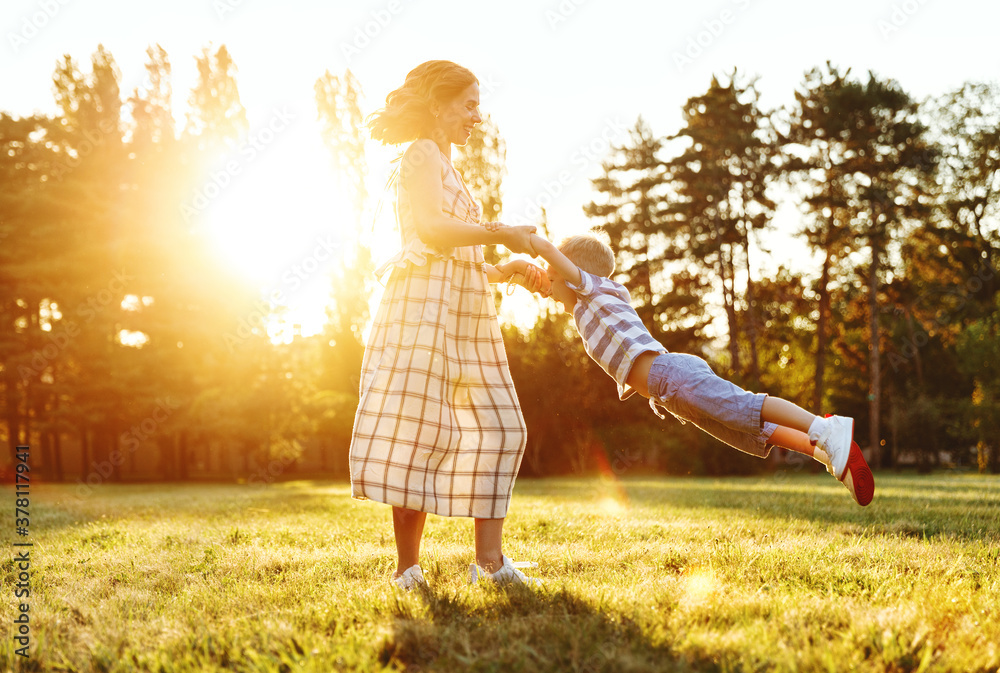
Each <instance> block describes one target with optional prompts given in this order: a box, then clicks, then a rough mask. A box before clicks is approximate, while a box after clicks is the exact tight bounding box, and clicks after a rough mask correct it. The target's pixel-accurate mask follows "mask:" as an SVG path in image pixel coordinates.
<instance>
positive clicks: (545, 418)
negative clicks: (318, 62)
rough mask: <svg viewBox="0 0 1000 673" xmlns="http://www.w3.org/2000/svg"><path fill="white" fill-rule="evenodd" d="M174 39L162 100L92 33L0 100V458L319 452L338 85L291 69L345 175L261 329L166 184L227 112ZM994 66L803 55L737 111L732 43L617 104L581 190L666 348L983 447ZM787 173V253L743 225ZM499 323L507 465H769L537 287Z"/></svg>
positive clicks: (355, 110) (228, 70) (465, 153)
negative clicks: (187, 83)
mask: <svg viewBox="0 0 1000 673" xmlns="http://www.w3.org/2000/svg"><path fill="white" fill-rule="evenodd" d="M196 62H197V67H198V80H197V83H196V85H195V87H194V89H193V90H192V91H191V92H190V93H189V96H188V103H189V105H188V113H187V118H186V120H185V121H184V123H180V122H178V121H177V120H176V119H175V115H174V112H173V108H172V103H171V101H172V99H173V92H172V89H171V63H170V60H169V58H168V56H167V54H166V52H165V51H164V50H163V49H162V48H160V47H158V46H156V47H152V48H150V49H149V50H148V52H147V63H146V71H147V78H146V83H145V85H144V86H143V87H142V88H141V89H136V90H135V91H132V92H123V91H121V90H120V84H121V75H120V72H119V71H118V68H117V66H116V64H115V61H114V59H113V57H112V55H111V54H110V53H109V52H108V51H107V50H105V49H104V48H103V47H99V48H98V49H97V51H96V52H95V53H94V55H93V57H92V59H91V63H90V66H91V67H90V71H89V72H83V71H82V70H81V69H80V68H79V66H78V65H77V64H76V63H75V62H74V61H73V60H72V59H71V58H69V57H68V56H67V57H66V58H64V59H63V60H61V61H60V62H59V64H58V65H57V67H56V70H55V73H54V76H53V83H54V92H55V101H56V104H57V109H58V112H57V113H56V114H54V115H33V116H29V117H20V118H18V117H14V116H12V115H9V114H0V147H2V152H0V174H2V185H3V187H2V190H0V409H2V411H0V414H2V419H0V434H2V436H3V438H4V440H5V441H6V443H7V445H8V448H9V451H10V460H11V461H13V452H14V449H15V447H16V446H17V445H18V444H24V443H31V444H32V445H34V446H38V447H39V451H38V452H37V453H33V455H36V456H38V458H37V459H36V460H37V465H36V468H37V470H38V472H39V474H41V475H44V476H45V478H48V479H52V480H77V481H80V482H83V483H86V484H94V483H99V482H103V481H106V480H118V479H134V478H159V479H191V478H202V477H205V478H236V479H245V480H248V481H250V482H251V483H268V482H270V481H273V480H274V479H278V478H284V477H288V476H298V477H301V476H303V475H308V474H332V475H340V476H346V473H347V472H346V470H347V446H348V443H349V439H350V432H351V425H352V421H353V415H354V410H355V408H356V405H357V395H358V392H357V391H358V376H359V373H360V362H361V355H362V353H363V341H362V334H363V332H364V328H365V325H366V323H367V321H368V320H369V300H370V297H371V293H372V292H373V288H374V287H375V283H374V278H373V274H372V270H373V268H374V264H373V261H372V259H371V255H370V253H369V251H368V250H367V248H366V247H365V245H364V243H363V241H362V237H361V236H360V232H361V231H362V230H363V228H364V226H365V223H364V218H365V215H364V214H365V213H367V212H369V211H370V206H371V203H370V202H371V201H372V200H373V197H372V196H371V195H369V194H368V191H367V188H366V185H367V184H368V173H369V166H368V159H367V157H366V145H367V143H368V142H369V141H368V140H367V139H366V133H365V131H364V125H363V120H364V115H363V113H362V90H361V86H360V83H359V82H358V81H357V80H356V79H355V77H354V76H353V75H352V74H351V73H350V71H347V72H345V73H343V74H341V75H332V74H330V73H329V72H326V73H323V74H322V75H321V76H319V77H318V78H317V80H316V84H315V90H314V93H315V100H316V110H317V115H318V118H319V120H320V122H321V128H322V132H321V134H320V135H321V137H320V138H317V142H322V143H324V144H325V146H326V147H327V148H328V150H329V156H330V159H331V161H332V162H334V165H335V166H336V167H337V174H338V176H339V179H340V180H342V181H343V183H344V188H345V190H346V191H347V193H350V194H352V195H353V197H354V203H353V207H354V212H355V214H356V220H355V222H354V223H353V227H354V230H355V231H354V232H352V236H349V237H348V240H350V241H351V243H350V244H349V245H346V246H345V249H344V250H343V251H342V258H341V259H340V260H339V263H338V264H337V267H336V270H335V272H334V273H333V275H332V277H331V279H330V301H329V306H328V309H327V320H326V324H325V326H324V328H323V331H322V332H321V333H319V334H315V335H310V336H303V335H297V336H296V338H294V339H292V340H291V342H290V343H280V344H276V343H274V342H273V340H272V339H271V338H270V337H269V336H268V332H267V321H268V315H267V314H268V313H269V312H280V307H273V306H271V305H270V304H268V303H267V302H266V301H265V300H266V298H263V297H261V292H260V289H259V288H257V287H254V286H253V285H252V284H250V283H248V282H247V281H246V280H244V279H241V278H239V277H238V276H236V275H235V274H233V273H231V272H228V271H227V270H226V269H225V267H223V266H222V265H219V264H218V263H217V260H216V259H215V253H214V252H213V246H212V245H211V244H210V242H209V241H208V236H209V232H208V231H207V230H206V226H205V224H204V222H202V221H201V219H200V218H199V217H198V216H197V213H195V214H194V215H193V216H192V214H191V213H186V212H184V211H183V208H181V207H180V206H181V205H182V204H184V203H186V202H187V201H188V200H189V197H190V194H191V193H193V192H195V191H197V189H199V188H200V187H203V186H204V185H205V184H206V182H207V179H208V176H209V175H210V174H211V173H212V171H213V170H215V169H216V168H217V165H218V161H219V157H220V156H221V157H225V156H227V153H230V154H231V153H232V152H236V151H239V149H240V148H241V147H243V146H244V145H243V143H245V141H246V137H247V132H248V123H247V117H246V111H245V109H244V107H243V105H242V103H241V102H240V97H239V88H238V85H237V76H236V67H235V64H234V62H233V59H232V57H231V55H230V54H229V53H228V51H227V50H226V48H225V47H224V46H223V47H220V48H219V49H217V50H215V51H212V50H205V51H204V52H203V53H202V54H201V55H200V56H199V57H198V58H197V61H196ZM997 93H998V91H997V88H996V86H995V85H992V84H972V83H970V84H967V85H965V86H963V87H962V88H961V89H959V90H957V91H955V92H951V93H947V94H944V95H942V96H940V97H937V98H933V99H929V100H926V101H915V100H913V99H912V98H911V97H910V96H909V95H908V94H907V93H906V92H905V91H903V90H902V89H901V88H900V87H899V85H898V84H896V83H895V82H893V81H891V80H885V79H882V78H879V77H878V76H876V75H875V74H871V73H869V74H868V75H867V76H865V77H857V76H853V75H852V73H850V72H849V71H841V70H840V69H838V68H836V67H835V66H833V65H831V64H826V66H825V67H821V68H816V69H814V70H812V71H810V72H808V73H806V75H805V77H804V79H803V81H802V83H801V84H800V86H799V87H798V89H797V90H796V92H795V102H794V104H793V105H791V106H789V107H787V108H784V109H776V110H765V109H763V108H762V106H761V104H760V99H759V95H758V91H757V88H756V83H755V82H754V81H752V80H747V79H746V78H745V77H743V76H742V75H741V74H740V73H739V72H737V71H733V72H732V73H730V74H728V75H727V76H725V77H717V78H713V79H712V81H711V82H710V83H709V86H708V88H707V90H706V91H705V92H704V93H702V94H700V95H697V96H694V97H692V98H690V99H689V100H688V101H687V103H686V104H685V105H684V109H683V119H684V126H683V128H681V129H680V130H678V131H677V132H676V133H673V134H671V135H668V136H660V135H657V134H656V133H654V132H653V130H652V129H651V128H650V127H649V126H648V125H647V124H646V123H645V122H644V121H643V120H642V119H641V118H640V119H639V120H638V121H637V123H636V125H635V127H634V128H633V129H632V130H631V133H630V136H629V138H628V139H627V140H626V141H625V142H624V143H622V144H621V145H620V146H616V147H613V148H612V150H611V151H610V152H609V154H608V156H607V158H606V160H605V162H604V164H603V167H602V171H601V175H600V176H599V177H598V178H596V179H595V180H594V182H593V196H592V201H591V202H590V203H588V204H585V205H584V212H585V214H586V216H587V217H588V218H589V220H590V222H591V224H592V225H593V227H594V228H595V230H596V231H597V232H599V234H600V235H602V236H605V237H606V238H607V240H608V241H609V242H610V243H611V244H612V246H613V247H614V248H615V250H616V251H617V256H618V278H619V279H620V280H621V281H622V282H624V283H625V284H626V285H627V286H628V287H629V289H630V291H631V292H632V295H633V299H634V300H635V302H636V307H637V310H638V311H639V314H640V315H641V316H642V318H643V320H644V321H645V322H646V324H647V326H648V327H649V328H650V331H651V332H652V333H653V334H654V335H655V336H656V337H657V338H658V339H660V340H661V342H662V343H663V344H664V345H665V346H666V347H667V348H669V349H671V350H677V351H686V352H693V353H698V354H701V355H704V356H705V357H707V358H708V359H709V360H710V361H711V362H712V364H713V366H714V367H715V368H716V369H717V370H718V371H720V373H723V374H724V375H726V376H729V377H731V378H733V379H734V380H736V381H738V382H739V383H742V384H744V385H746V386H747V387H749V388H752V389H755V390H761V391H763V392H769V393H773V394H778V395H781V396H783V397H786V398H788V399H792V400H795V401H796V402H799V403H800V404H803V405H804V406H807V407H810V408H814V409H816V410H818V411H827V412H830V413H833V412H836V413H839V414H850V415H853V416H855V417H856V418H857V419H858V425H857V428H858V429H859V432H858V439H859V440H862V443H865V442H864V441H863V440H865V439H867V443H868V444H869V446H870V448H871V450H872V451H873V453H874V456H873V459H874V462H875V463H876V464H878V465H881V466H883V467H889V466H893V465H896V464H901V463H905V462H907V461H913V460H915V461H916V462H917V463H918V465H919V466H920V467H922V468H930V467H932V466H934V465H936V464H937V462H938V461H939V460H940V459H941V457H942V456H943V455H945V456H948V457H949V459H950V460H952V461H954V462H958V463H961V464H968V463H970V462H972V463H976V464H978V467H979V469H982V470H991V471H994V472H995V471H1000V446H998V438H1000V433H998V432H997V430H998V426H1000V402H998V400H1000V371H998V368H1000V364H998V363H1000V357H998V356H1000V336H998V331H997V330H998V324H997V323H998V319H997V315H998V313H997V280H996V249H997V245H998V220H997V208H998V200H997V193H998V189H1000V110H998V101H1000V97H998V96H997ZM505 152H506V149H505V143H504V140H503V138H502V136H501V134H500V132H499V129H498V128H497V126H496V124H494V123H493V122H492V120H490V119H488V118H487V120H486V121H485V122H484V123H483V124H482V125H480V127H478V128H477V131H476V133H475V134H474V135H473V138H472V139H471V140H470V143H469V145H468V146H466V147H465V148H461V150H460V151H459V153H458V156H457V157H456V166H457V167H458V168H459V170H461V171H462V172H463V174H464V175H465V176H467V180H468V182H469V186H470V188H471V190H472V191H473V193H474V194H476V195H477V196H478V197H479V198H480V199H481V201H482V204H483V212H484V217H486V218H489V219H499V220H502V218H503V179H504V175H505V170H506V168H505ZM789 199H790V200H792V201H793V202H794V203H795V205H796V206H797V207H798V209H799V212H800V218H799V221H800V223H801V230H800V231H799V232H797V233H796V235H797V236H800V237H801V238H802V240H804V241H806V242H807V243H808V246H809V248H810V250H812V251H813V253H814V254H813V258H812V260H810V261H809V263H805V264H803V263H799V264H796V265H795V268H794V269H793V267H792V266H791V265H786V264H779V262H780V260H777V259H774V255H769V254H768V253H767V251H765V250H763V249H762V238H761V235H762V233H763V232H766V231H767V230H768V229H770V228H772V227H773V220H774V215H775V212H776V210H777V208H778V207H779V205H780V203H781V202H782V200H789ZM539 225H540V227H541V228H542V229H543V231H544V232H545V233H548V230H547V226H546V223H545V222H544V220H543V221H541V222H539ZM331 226H334V225H333V224H332V223H331ZM339 226H344V225H339ZM503 254H504V253H503V251H502V250H489V251H488V255H489V259H491V260H494V261H496V260H499V259H500V258H501V257H502V256H503ZM755 256H758V257H766V258H767V260H768V262H769V263H764V264H760V263H759V260H757V259H756V258H755ZM812 263H814V264H815V268H814V269H813V270H812V271H811V272H808V271H807V272H803V271H801V269H802V268H809V267H810V264H812ZM758 268H761V269H769V268H770V269H773V270H772V271H769V272H767V273H761V272H758V271H757V270H756V269H758ZM497 301H498V304H499V303H500V302H502V301H503V298H502V293H501V292H500V291H499V290H498V292H497ZM262 302H264V303H262ZM262 307H263V308H262ZM715 315H719V316H721V318H722V319H721V320H718V321H715V322H714V323H713V320H712V317H713V316H715ZM720 325H721V326H723V327H724V329H723V328H720ZM710 326H711V327H710ZM505 339H506V343H507V353H508V358H509V360H510V364H511V370H512V374H513V376H514V381H515V385H516V386H517V389H518V393H519V396H520V398H521V401H522V407H523V410H524V414H525V418H526V421H527V424H528V432H529V440H528V450H527V453H526V456H525V461H524V463H523V465H522V473H523V474H536V475H541V474H559V473H570V472H585V471H594V470H600V471H604V472H608V473H616V474H624V473H627V472H630V471H641V470H651V471H667V472H670V473H674V474H678V473H679V474H684V473H701V474H706V473H708V474H731V473H745V472H749V471H753V470H760V469H769V467H770V466H769V465H768V464H767V463H763V462H762V461H754V460H751V459H744V458H742V457H741V456H739V455H734V452H732V450H731V449H728V448H725V447H721V446H719V445H717V444H715V443H714V441H713V440H711V439H707V438H705V437H704V436H702V435H701V434H700V433H698V432H697V431H696V430H694V429H692V428H691V427H690V426H689V425H686V426H685V425H680V424H678V423H676V422H673V421H672V420H668V421H666V422H664V421H660V420H659V419H657V418H656V417H655V416H653V414H652V413H650V412H649V410H648V409H647V408H646V407H645V405H644V404H641V403H639V402H636V401H629V402H627V403H621V402H619V401H618V400H617V395H616V394H615V386H614V385H613V384H612V383H611V382H610V379H608V378H607V376H606V374H604V373H603V372H602V371H601V370H600V369H599V368H598V367H597V366H596V365H595V364H594V363H592V362H591V361H590V360H589V359H588V358H587V356H586V354H585V353H584V352H583V349H582V347H581V346H580V344H579V343H578V339H577V338H576V337H575V335H574V334H573V333H572V327H571V325H570V324H569V322H568V320H567V318H566V316H564V315H561V314H557V313H556V312H555V311H554V310H552V309H551V308H548V307H547V306H546V305H545V304H544V303H543V304H542V309H541V311H540V317H539V319H538V321H537V323H536V324H535V325H533V326H531V327H530V328H527V327H524V326H518V325H508V326H506V327H505ZM720 343H721V344H722V347H721V348H720V347H719V344H720ZM862 428H866V429H867V433H865V432H863V431H862V430H861V429H862ZM943 452H946V453H943ZM782 458H783V456H777V455H776V456H775V459H776V460H781V459H782Z"/></svg>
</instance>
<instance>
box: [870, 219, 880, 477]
mask: <svg viewBox="0 0 1000 673" xmlns="http://www.w3.org/2000/svg"><path fill="white" fill-rule="evenodd" d="M871 247H872V263H871V266H870V268H869V270H868V321H869V322H868V328H869V332H870V335H869V344H868V345H869V349H870V351H871V366H870V369H869V373H868V380H869V389H868V400H869V408H870V414H869V416H870V418H869V424H868V442H869V446H870V447H871V450H872V455H873V458H874V460H873V462H874V464H875V465H877V466H878V467H882V444H881V437H880V434H879V425H880V420H881V419H880V418H879V402H880V401H881V396H882V390H881V371H880V367H881V361H880V357H879V319H878V317H879V314H878V268H879V257H880V256H881V250H880V248H879V241H878V239H877V237H874V236H873V237H872V242H871Z"/></svg>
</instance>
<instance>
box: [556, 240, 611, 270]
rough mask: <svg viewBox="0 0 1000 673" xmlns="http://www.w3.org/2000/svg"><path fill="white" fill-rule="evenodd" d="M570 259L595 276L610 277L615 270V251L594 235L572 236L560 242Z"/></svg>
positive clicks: (560, 247) (561, 249)
mask: <svg viewBox="0 0 1000 673" xmlns="http://www.w3.org/2000/svg"><path fill="white" fill-rule="evenodd" d="M559 252H561V253H562V254H564V255H566V257H568V258H569V261H571V262H573V263H574V264H576V265H577V266H578V267H580V268H581V269H583V270H584V271H586V272H587V273H592V274H594V275H595V276H603V277H604V278H610V277H611V274H613V273H614V272H615V253H614V252H612V250H611V248H609V247H608V246H607V245H605V244H604V243H603V242H601V241H600V240H598V239H596V238H594V237H593V236H583V235H581V236H570V237H569V238H566V239H563V241H562V243H560V244H559Z"/></svg>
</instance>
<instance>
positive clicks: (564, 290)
mask: <svg viewBox="0 0 1000 673" xmlns="http://www.w3.org/2000/svg"><path fill="white" fill-rule="evenodd" d="M545 272H546V274H547V275H548V277H549V280H550V281H551V282H552V290H551V291H550V292H549V296H550V297H552V298H553V299H555V300H556V301H557V302H558V303H559V304H560V305H561V306H562V307H563V310H564V311H569V312H572V311H573V307H574V306H575V305H576V292H573V290H571V289H569V287H567V286H566V281H564V280H563V277H562V276H560V275H559V272H558V271H556V270H555V269H554V268H552V265H551V264H547V265H546V266H545Z"/></svg>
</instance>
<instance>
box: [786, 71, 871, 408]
mask: <svg viewBox="0 0 1000 673" xmlns="http://www.w3.org/2000/svg"><path fill="white" fill-rule="evenodd" d="M849 73H850V70H848V71H846V72H843V73H842V72H840V71H839V70H838V69H837V68H835V67H834V66H832V65H831V64H830V63H827V64H826V69H825V70H820V69H819V68H814V69H812V70H810V71H809V72H807V73H806V76H805V81H804V82H803V83H802V86H801V88H800V89H799V90H797V91H796V92H795V106H794V107H793V108H792V110H791V112H790V120H789V121H790V124H789V130H788V132H787V135H786V136H785V137H784V138H783V140H784V143H785V145H784V150H785V152H786V154H787V155H788V161H787V163H786V165H785V172H786V175H788V176H790V177H791V179H792V182H793V183H794V184H795V185H796V186H797V187H800V188H801V189H803V190H804V193H803V194H802V206H803V210H804V211H805V213H806V215H807V217H808V218H809V219H808V224H807V226H806V227H805V230H804V232H803V233H804V234H805V237H806V240H807V241H808V243H809V245H810V247H812V248H813V249H815V250H818V251H819V252H820V254H821V255H822V267H821V271H820V277H819V280H818V281H817V294H818V295H819V301H818V307H817V312H818V317H817V320H816V346H815V348H816V351H815V361H814V362H815V364H814V376H813V395H812V407H813V409H822V408H823V400H824V379H825V374H826V357H827V351H828V350H829V346H828V341H829V333H830V328H829V326H828V324H827V323H828V320H829V315H830V295H831V283H832V282H833V279H834V278H836V277H837V276H838V275H839V269H840V264H839V263H840V262H841V261H842V260H843V259H844V258H845V257H846V256H847V254H848V253H849V252H850V251H851V249H852V245H853V242H854V241H853V239H852V237H851V235H850V234H851V231H850V218H851V214H850V210H849V208H848V202H847V194H846V190H847V184H846V180H847V172H846V169H845V165H844V164H845V161H846V155H845V152H846V149H845V140H846V138H847V137H849V136H850V133H851V129H849V128H847V127H846V124H847V123H848V116H847V115H846V114H845V111H844V110H842V109H840V108H839V102H840V98H841V97H840V96H839V94H840V91H841V89H842V88H843V87H844V86H845V85H846V78H847V76H848V75H849Z"/></svg>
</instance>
